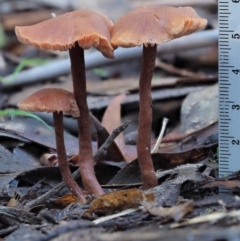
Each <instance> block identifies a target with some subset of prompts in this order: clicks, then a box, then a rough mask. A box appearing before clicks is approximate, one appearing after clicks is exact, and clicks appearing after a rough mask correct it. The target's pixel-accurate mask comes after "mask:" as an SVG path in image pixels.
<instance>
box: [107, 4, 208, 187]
mask: <svg viewBox="0 0 240 241" xmlns="http://www.w3.org/2000/svg"><path fill="white" fill-rule="evenodd" d="M206 23H207V20H206V19H203V18H201V17H199V16H198V15H197V13H196V12H195V11H194V10H193V9H192V8H191V7H178V8H175V7H169V6H159V5H152V6H144V7H140V8H136V9H134V10H132V11H130V12H128V13H127V14H125V15H123V16H122V17H121V18H120V19H119V20H117V22H116V23H115V24H114V26H113V28H112V31H111V43H112V46H113V47H114V48H117V47H119V46H120V47H124V48H129V47H134V46H141V45H143V54H142V69H141V74H140V80H139V95H140V103H139V108H140V111H139V126H138V131H139V132H138V139H137V154H138V162H139V166H140V170H141V177H142V183H143V189H148V188H151V187H154V186H156V185H157V178H156V175H155V171H154V166H153V162H152V158H151V150H150V147H151V123H152V98H151V80H152V76H153V71H154V66H155V59H156V51H157V44H161V43H164V42H167V41H170V40H171V39H174V38H179V37H181V36H183V35H187V34H190V33H192V32H194V31H196V30H199V29H202V28H204V27H205V26H206Z"/></svg>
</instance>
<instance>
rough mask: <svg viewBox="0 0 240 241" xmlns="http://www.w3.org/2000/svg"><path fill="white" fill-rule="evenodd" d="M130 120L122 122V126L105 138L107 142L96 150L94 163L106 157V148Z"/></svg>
mask: <svg viewBox="0 0 240 241" xmlns="http://www.w3.org/2000/svg"><path fill="white" fill-rule="evenodd" d="M129 123H130V120H129V121H126V122H124V123H123V124H122V125H120V126H119V127H118V128H116V129H114V130H113V132H112V133H111V135H110V136H109V137H108V138H107V140H106V141H105V142H104V143H103V145H102V146H101V147H100V148H99V149H98V151H97V152H96V154H95V156H94V161H95V163H97V162H98V160H99V159H100V158H101V157H103V156H104V155H106V153H107V149H108V147H109V146H110V145H111V144H112V143H113V141H114V139H115V138H116V137H117V136H118V135H119V134H120V133H121V132H123V131H124V130H125V129H126V128H127V127H128V125H129Z"/></svg>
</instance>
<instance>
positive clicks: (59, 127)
mask: <svg viewBox="0 0 240 241" xmlns="http://www.w3.org/2000/svg"><path fill="white" fill-rule="evenodd" d="M53 121H54V127H55V134H56V146H57V154H58V163H59V169H60V172H61V174H62V178H63V181H64V182H65V183H66V186H67V187H68V188H69V190H70V191H71V192H72V193H73V194H74V195H75V196H76V197H77V198H78V199H79V200H80V201H82V202H83V203H85V202H86V199H85V197H84V194H83V191H82V189H81V188H80V187H79V186H78V185H77V183H76V182H75V181H74V179H73V177H72V175H71V172H70V169H69V166H68V161H67V155H66V149H65V144H64V134H63V113H62V111H60V112H59V113H58V112H53Z"/></svg>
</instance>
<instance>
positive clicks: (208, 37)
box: [0, 30, 218, 89]
mask: <svg viewBox="0 0 240 241" xmlns="http://www.w3.org/2000/svg"><path fill="white" fill-rule="evenodd" d="M217 41H218V30H207V31H202V32H197V33H194V34H191V35H189V36H185V37H182V38H179V39H174V40H172V41H170V42H167V43H164V44H161V45H159V46H158V48H157V51H158V53H161V54H166V53H174V52H179V51H184V50H186V49H187V50H189V49H194V48H199V47H206V46H212V45H215V44H216V43H217ZM114 55H115V59H111V60H110V59H107V58H104V57H103V56H102V55H101V53H100V52H93V53H91V54H88V55H86V57H85V65H86V69H91V68H95V67H99V66H103V65H108V64H113V63H117V62H121V61H126V59H128V60H130V59H135V58H140V57H141V56H142V48H138V47H136V48H129V49H124V48H118V49H117V50H116V51H115V52H114ZM69 72H70V61H69V59H63V60H54V61H52V62H51V63H49V64H45V65H44V66H38V67H34V68H32V69H29V70H25V71H22V72H21V73H19V74H18V75H17V76H14V75H9V76H6V77H5V78H4V79H3V80H2V82H1V86H0V87H1V88H2V89H8V88H14V87H16V86H22V85H26V84H31V83H35V82H40V81H45V80H46V79H49V78H54V77H57V76H59V75H64V74H68V73H69Z"/></svg>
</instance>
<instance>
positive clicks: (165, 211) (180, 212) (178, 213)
mask: <svg viewBox="0 0 240 241" xmlns="http://www.w3.org/2000/svg"><path fill="white" fill-rule="evenodd" d="M143 206H144V208H145V209H146V210H147V211H148V212H149V213H151V214H152V215H155V216H160V217H169V218H171V219H173V220H174V221H175V222H178V221H180V220H181V219H182V218H183V217H184V216H185V215H187V214H188V213H190V212H192V210H193V202H192V201H188V202H186V203H183V204H180V205H176V206H174V207H170V208H164V207H162V206H160V207H157V206H156V205H155V204H154V203H149V202H148V203H145V204H143Z"/></svg>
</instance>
